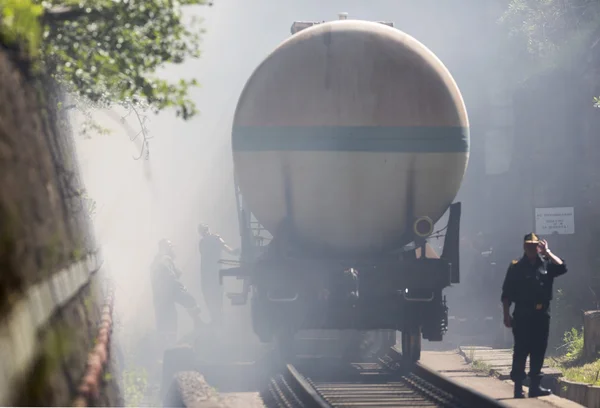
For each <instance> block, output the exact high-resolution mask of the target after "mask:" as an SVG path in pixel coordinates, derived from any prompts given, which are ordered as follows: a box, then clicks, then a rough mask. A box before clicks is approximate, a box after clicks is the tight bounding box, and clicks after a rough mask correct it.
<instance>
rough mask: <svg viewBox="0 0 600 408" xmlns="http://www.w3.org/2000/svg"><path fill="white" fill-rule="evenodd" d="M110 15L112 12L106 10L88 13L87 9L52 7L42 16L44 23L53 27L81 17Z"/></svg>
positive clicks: (92, 10)
mask: <svg viewBox="0 0 600 408" xmlns="http://www.w3.org/2000/svg"><path fill="white" fill-rule="evenodd" d="M109 14H111V12H110V10H107V11H106V12H105V11H104V10H95V9H91V10H90V11H87V10H86V9H83V8H76V7H52V8H51V9H48V10H46V11H45V12H44V14H43V15H42V23H43V24H50V25H52V24H57V23H62V22H64V21H72V20H77V19H78V18H81V17H104V16H105V15H106V16H108V15H109Z"/></svg>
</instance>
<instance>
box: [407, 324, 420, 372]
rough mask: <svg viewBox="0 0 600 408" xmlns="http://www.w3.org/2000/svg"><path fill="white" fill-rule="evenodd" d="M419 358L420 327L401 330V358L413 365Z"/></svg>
mask: <svg viewBox="0 0 600 408" xmlns="http://www.w3.org/2000/svg"><path fill="white" fill-rule="evenodd" d="M420 359H421V327H416V328H411V329H407V330H403V331H402V360H403V362H404V363H405V364H407V365H409V366H410V365H413V364H414V363H416V362H417V361H419V360H420Z"/></svg>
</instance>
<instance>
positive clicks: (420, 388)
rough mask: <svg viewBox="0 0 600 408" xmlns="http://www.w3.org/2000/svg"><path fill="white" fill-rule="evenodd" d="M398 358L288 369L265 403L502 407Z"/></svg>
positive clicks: (289, 406)
mask: <svg viewBox="0 0 600 408" xmlns="http://www.w3.org/2000/svg"><path fill="white" fill-rule="evenodd" d="M395 357H396V356H395V355H392V356H386V358H385V359H383V360H381V361H380V362H379V363H371V364H353V365H349V366H347V367H346V368H345V369H342V368H341V367H337V368H324V367H320V366H319V364H314V363H312V364H298V365H297V366H293V365H287V366H286V369H285V370H283V371H282V372H281V373H279V374H277V375H276V376H273V377H272V378H271V379H270V382H269V385H268V387H267V389H266V390H265V391H264V392H263V393H262V398H263V401H264V403H265V405H266V406H267V407H286V408H297V407H301V408H313V407H318V408H325V407H444V408H467V407H477V408H492V407H493V408H497V407H504V405H503V404H501V403H500V402H498V401H496V400H493V399H491V398H488V397H486V396H484V395H481V394H479V393H477V392H475V391H472V390H469V389H466V388H464V387H462V386H459V385H458V384H456V383H454V382H453V381H451V380H449V379H447V378H445V377H443V376H441V375H439V374H437V373H435V372H433V371H431V370H429V369H427V368H425V367H423V366H422V365H419V364H416V365H415V366H414V368H413V369H412V370H411V372H405V371H403V370H401V369H400V368H399V367H398V365H397V364H396V362H397V361H398V360H397V359H396V358H395Z"/></svg>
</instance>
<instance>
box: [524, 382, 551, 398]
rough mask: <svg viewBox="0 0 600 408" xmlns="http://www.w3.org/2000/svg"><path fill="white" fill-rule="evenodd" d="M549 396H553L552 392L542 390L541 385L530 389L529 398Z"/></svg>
mask: <svg viewBox="0 0 600 408" xmlns="http://www.w3.org/2000/svg"><path fill="white" fill-rule="evenodd" d="M548 395H552V391H550V390H548V389H546V388H542V386H541V385H539V384H537V386H535V387H534V386H531V387H529V398H535V397H545V396H548Z"/></svg>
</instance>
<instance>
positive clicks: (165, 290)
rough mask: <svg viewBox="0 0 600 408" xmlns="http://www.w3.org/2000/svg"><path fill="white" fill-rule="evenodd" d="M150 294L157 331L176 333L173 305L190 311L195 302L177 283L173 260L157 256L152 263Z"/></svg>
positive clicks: (177, 274)
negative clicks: (152, 300) (178, 305)
mask: <svg viewBox="0 0 600 408" xmlns="http://www.w3.org/2000/svg"><path fill="white" fill-rule="evenodd" d="M152 292H153V294H154V313H155V315H156V328H157V330H158V331H169V332H176V331H177V309H176V308H175V304H176V303H179V304H180V305H182V306H183V307H185V308H187V309H190V308H193V307H195V306H196V301H195V299H194V298H193V296H192V295H190V293H189V292H188V291H187V289H186V288H185V286H183V284H182V283H181V282H180V281H179V273H178V271H177V269H176V268H175V264H174V263H173V259H172V258H170V257H168V256H165V255H157V256H156V258H155V259H154V262H153V263H152Z"/></svg>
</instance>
